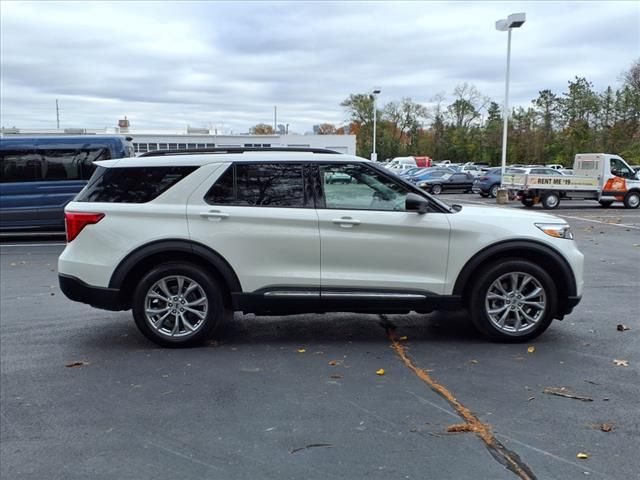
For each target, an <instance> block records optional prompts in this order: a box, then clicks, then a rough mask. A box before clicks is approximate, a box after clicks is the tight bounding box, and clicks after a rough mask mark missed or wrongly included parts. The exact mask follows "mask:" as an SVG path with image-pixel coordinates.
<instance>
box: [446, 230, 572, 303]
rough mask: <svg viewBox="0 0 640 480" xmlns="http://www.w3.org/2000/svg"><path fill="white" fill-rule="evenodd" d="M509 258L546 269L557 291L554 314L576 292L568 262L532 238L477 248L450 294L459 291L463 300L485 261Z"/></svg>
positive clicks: (492, 261)
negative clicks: (478, 249) (529, 262)
mask: <svg viewBox="0 0 640 480" xmlns="http://www.w3.org/2000/svg"><path fill="white" fill-rule="evenodd" d="M513 258H516V259H520V260H529V261H531V262H533V263H535V264H536V265H538V266H540V267H542V268H543V269H544V270H545V271H547V273H549V275H550V276H551V278H552V280H553V282H554V284H555V286H556V289H557V292H558V311H557V314H558V315H560V316H563V312H565V311H566V309H567V305H566V304H567V302H568V299H569V297H573V296H575V295H576V292H577V286H576V279H575V277H574V275H573V271H572V269H571V267H570V266H569V263H568V262H567V260H565V258H564V257H563V256H562V255H561V254H560V253H558V252H557V251H556V250H554V249H553V248H552V247H549V246H548V245H545V244H544V243H542V242H538V241H535V240H507V241H504V242H500V243H497V244H494V245H490V246H488V247H485V248H484V249H483V250H480V251H479V252H478V253H476V254H475V255H474V256H473V257H472V258H471V259H470V260H469V261H468V262H467V263H466V264H465V265H464V267H462V270H460V273H459V274H458V277H457V278H456V282H455V285H454V288H453V294H454V295H460V296H461V297H462V299H463V302H465V304H466V303H467V302H468V300H469V297H470V293H471V286H472V285H473V277H474V274H475V273H477V272H478V271H480V270H481V269H482V268H484V267H486V266H488V265H489V264H492V263H495V262H500V261H504V260H505V259H513Z"/></svg>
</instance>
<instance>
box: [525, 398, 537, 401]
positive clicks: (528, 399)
mask: <svg viewBox="0 0 640 480" xmlns="http://www.w3.org/2000/svg"><path fill="white" fill-rule="evenodd" d="M535 399H536V397H529V398H527V402H530V401H531V400H535Z"/></svg>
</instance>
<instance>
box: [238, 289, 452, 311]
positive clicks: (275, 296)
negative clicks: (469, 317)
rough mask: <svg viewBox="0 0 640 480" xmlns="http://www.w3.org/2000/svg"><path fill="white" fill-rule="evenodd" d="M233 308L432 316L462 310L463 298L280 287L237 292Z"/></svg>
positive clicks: (427, 293)
mask: <svg viewBox="0 0 640 480" xmlns="http://www.w3.org/2000/svg"><path fill="white" fill-rule="evenodd" d="M232 301H233V309H234V310H236V311H242V312H244V313H254V314H256V315H294V314H300V313H326V312H353V313H408V312H411V311H414V312H419V313H428V312H431V311H433V310H456V309H459V308H462V298H461V297H460V296H459V295H438V294H435V293H431V292H424V291H410V292H406V291H396V290H393V291H391V290H377V291H370V290H356V289H336V288H331V289H326V290H322V291H320V290H309V289H301V288H299V287H297V288H296V287H292V288H287V287H277V288H270V289H263V290H258V291H256V292H251V293H233V294H232Z"/></svg>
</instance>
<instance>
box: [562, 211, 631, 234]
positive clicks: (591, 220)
mask: <svg viewBox="0 0 640 480" xmlns="http://www.w3.org/2000/svg"><path fill="white" fill-rule="evenodd" d="M554 215H555V216H556V217H562V218H570V219H572V220H582V221H583V222H593V223H601V224H602V225H611V226H614V227H624V228H633V229H634V230H640V227H636V226H635V225H627V224H626V223H609V222H603V221H600V220H594V219H592V218H583V217H573V216H571V215H561V214H559V213H555V214H554Z"/></svg>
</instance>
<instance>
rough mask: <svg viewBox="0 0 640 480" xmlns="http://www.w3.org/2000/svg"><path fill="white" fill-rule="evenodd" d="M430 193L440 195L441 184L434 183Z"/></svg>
mask: <svg viewBox="0 0 640 480" xmlns="http://www.w3.org/2000/svg"><path fill="white" fill-rule="evenodd" d="M431 193H433V194H434V195H440V194H441V193H442V185H438V184H437V183H436V184H435V185H432V186H431Z"/></svg>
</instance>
